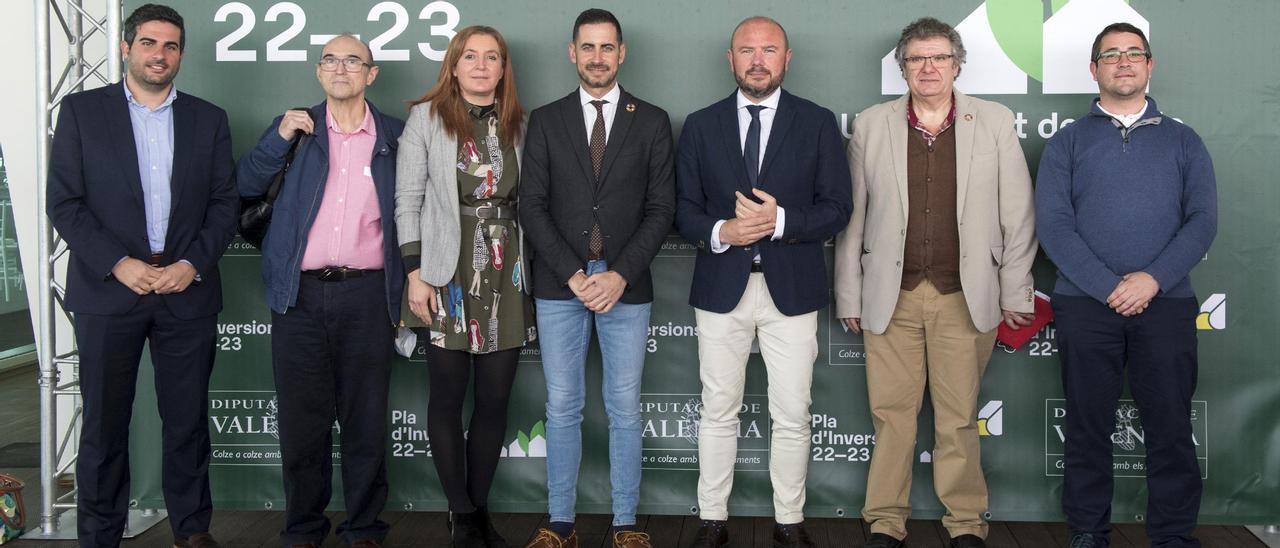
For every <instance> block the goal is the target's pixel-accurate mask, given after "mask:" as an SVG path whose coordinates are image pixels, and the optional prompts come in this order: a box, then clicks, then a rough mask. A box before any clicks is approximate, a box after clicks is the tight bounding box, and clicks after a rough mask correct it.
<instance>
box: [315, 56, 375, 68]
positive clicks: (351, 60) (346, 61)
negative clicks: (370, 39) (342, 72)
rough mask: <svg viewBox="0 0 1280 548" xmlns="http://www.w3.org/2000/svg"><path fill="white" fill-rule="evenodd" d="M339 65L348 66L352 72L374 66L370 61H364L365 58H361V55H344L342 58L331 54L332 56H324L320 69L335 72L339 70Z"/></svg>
mask: <svg viewBox="0 0 1280 548" xmlns="http://www.w3.org/2000/svg"><path fill="white" fill-rule="evenodd" d="M338 65H342V66H344V67H347V70H349V71H352V72H355V71H357V70H360V69H362V68H364V67H371V66H373V65H371V64H369V63H366V62H364V59H361V58H359V57H344V58H342V59H339V58H337V57H332V56H330V57H324V58H322V59H320V70H323V71H325V72H334V71H336V70H338Z"/></svg>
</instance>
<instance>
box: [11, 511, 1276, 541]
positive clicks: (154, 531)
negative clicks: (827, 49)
mask: <svg viewBox="0 0 1280 548" xmlns="http://www.w3.org/2000/svg"><path fill="white" fill-rule="evenodd" d="M494 517H495V522H496V527H497V528H498V531H499V532H501V533H502V535H503V536H504V537H506V539H507V542H509V543H511V545H512V546H515V547H520V546H523V545H524V543H526V542H528V541H529V539H531V538H532V537H533V535H534V533H536V532H537V530H538V527H545V526H546V516H545V515H538V514H495V516H494ZM382 518H383V519H384V520H386V521H387V522H389V523H391V533H390V535H389V536H388V537H387V542H386V545H387V546H391V547H404V548H408V547H414V548H419V547H421V548H435V547H441V548H446V547H448V545H449V533H448V530H447V529H446V528H445V515H444V514H442V513H435V512H429V513H423V512H387V513H384V514H383V516H382ZM341 519H342V516H341V514H334V515H332V516H331V520H332V521H333V522H334V523H337V522H339V521H340V520H341ZM283 523H284V514H282V513H280V512H265V511H253V512H246V511H219V512H215V513H214V519H213V530H212V531H211V532H212V533H213V535H214V537H215V538H217V539H218V541H219V542H220V543H221V544H222V546H224V547H228V548H250V547H252V548H259V547H262V548H268V547H270V548H274V547H276V546H279V545H280V544H279V542H280V541H279V538H278V536H277V534H278V533H279V531H280V527H281V525H283ZM609 523H610V522H609V516H606V515H582V516H579V517H578V538H579V544H578V545H579V546H581V547H583V548H597V547H606V548H607V547H608V546H611V544H609V538H608V531H609ZM805 523H806V525H807V526H808V528H809V533H810V535H811V536H813V537H814V541H815V542H817V544H818V546H819V547H824V548H825V547H830V548H836V547H854V546H861V545H862V543H863V541H864V540H865V538H866V536H865V535H866V527H865V525H864V524H863V522H862V521H861V520H856V519H809V520H807V521H806V522H805ZM639 525H640V526H641V527H642V528H643V529H644V530H645V531H646V532H648V533H649V534H650V535H651V537H652V541H653V545H654V546H655V547H659V548H664V547H671V548H675V547H682V546H687V545H688V543H689V542H691V541H692V540H693V536H694V534H695V533H696V532H697V530H698V520H697V519H696V518H692V517H684V516H640V518H639ZM772 527H773V520H772V518H734V519H731V520H729V538H730V540H731V543H730V546H733V547H736V548H737V547H740V548H768V547H769V546H770V543H771V538H772V537H771V535H772ZM907 530H908V532H909V536H908V537H907V541H908V543H909V546H911V548H943V547H945V546H946V545H947V533H946V530H945V529H943V528H942V525H941V524H940V523H938V522H935V521H912V522H910V523H909V524H908V525H907ZM1196 536H1197V537H1199V538H1200V541H1201V542H1202V543H1203V545H1204V547H1205V548H1253V547H1257V548H1265V547H1266V545H1265V544H1263V543H1262V541H1259V540H1258V539H1257V537H1255V536H1253V534H1252V533H1250V532H1249V531H1248V530H1247V529H1245V528H1244V527H1219V526H1205V527H1200V528H1199V529H1197V530H1196ZM1068 540H1069V539H1068V536H1067V529H1066V527H1065V526H1063V525H1062V524H1060V523H1008V522H997V523H992V524H991V533H990V535H988V537H987V545H988V546H990V547H991V548H1055V547H1059V548H1065V547H1066V546H1067V543H1068ZM172 541H173V540H172V538H171V537H170V533H169V527H168V522H162V523H160V524H159V525H156V526H155V527H152V528H151V529H150V530H148V531H147V532H146V533H144V534H142V535H141V536H139V537H138V538H137V539H134V540H127V541H125V542H124V543H123V545H122V546H123V547H124V548H161V547H166V546H171V544H170V543H171V542H172ZM1148 545H1149V543H1148V542H1147V537H1146V535H1145V534H1144V533H1143V530H1142V526H1140V525H1119V526H1117V527H1116V530H1115V531H1114V532H1113V533H1112V538H1111V546H1113V547H1115V548H1130V547H1134V548H1136V547H1143V546H1148ZM5 546H6V548H8V547H9V546H13V548H41V547H47V548H64V547H66V548H70V547H73V546H76V543H75V541H33V540H21V539H20V540H18V541H16V542H13V543H8V544H6V545H5ZM324 546H325V547H326V548H327V547H331V546H332V547H337V546H341V544H340V543H339V542H338V541H337V539H335V538H333V536H332V535H330V536H329V538H328V539H326V541H325V543H324Z"/></svg>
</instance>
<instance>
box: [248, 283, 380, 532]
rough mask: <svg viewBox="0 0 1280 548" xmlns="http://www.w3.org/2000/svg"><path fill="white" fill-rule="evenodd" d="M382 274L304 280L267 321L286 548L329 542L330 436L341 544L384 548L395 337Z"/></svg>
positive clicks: (331, 468)
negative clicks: (341, 514)
mask: <svg viewBox="0 0 1280 548" xmlns="http://www.w3.org/2000/svg"><path fill="white" fill-rule="evenodd" d="M385 287H386V281H385V279H384V278H383V276H382V275H380V274H375V275H366V276H364V277H360V278H353V279H349V280H345V281H341V282H322V281H320V280H319V279H316V278H313V277H309V276H305V275H304V276H302V281H301V282H300V285H299V289H298V301H297V304H296V305H295V306H293V307H292V308H289V310H288V311H287V313H285V314H277V313H272V315H271V322H272V328H271V363H272V366H273V368H274V371H275V382H276V401H277V405H278V406H279V408H278V412H277V413H278V414H277V427H278V431H279V434H280V452H281V457H282V461H283V468H284V493H285V526H284V530H283V531H282V532H281V533H280V541H281V544H282V545H284V546H290V545H292V544H305V543H308V542H314V543H316V544H320V543H321V542H322V541H323V540H324V537H325V536H326V535H327V534H328V533H329V519H328V518H326V517H325V515H324V511H325V508H326V507H327V506H328V505H329V499H330V497H331V496H332V492H333V457H332V455H331V453H332V451H333V427H334V420H335V419H336V420H337V422H338V426H339V428H340V436H341V442H342V448H341V455H342V493H343V497H344V499H345V501H346V510H347V519H346V521H344V522H342V523H341V524H339V525H338V528H337V531H336V532H337V534H338V536H340V537H342V538H343V539H344V540H345V541H346V542H347V543H352V542H355V541H357V540H362V539H372V540H376V541H379V542H381V541H382V539H383V538H384V537H385V536H386V534H387V529H388V525H387V524H386V523H385V522H383V521H381V520H379V519H378V514H379V513H380V512H381V511H382V508H383V506H385V505H386V502H387V464H386V447H387V391H388V389H389V386H390V381H391V357H392V341H393V339H394V329H393V327H392V325H391V319H390V317H389V316H388V315H387V304H386V303H387V298H386V289H385Z"/></svg>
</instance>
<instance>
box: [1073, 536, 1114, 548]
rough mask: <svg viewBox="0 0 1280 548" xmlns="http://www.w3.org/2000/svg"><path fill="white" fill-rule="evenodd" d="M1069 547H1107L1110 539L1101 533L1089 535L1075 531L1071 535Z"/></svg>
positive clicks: (1109, 544)
mask: <svg viewBox="0 0 1280 548" xmlns="http://www.w3.org/2000/svg"><path fill="white" fill-rule="evenodd" d="M1070 546H1071V548H1107V547H1108V546H1111V541H1110V540H1109V539H1108V538H1107V537H1104V536H1101V535H1090V534H1088V533H1076V534H1074V535H1071V545H1070Z"/></svg>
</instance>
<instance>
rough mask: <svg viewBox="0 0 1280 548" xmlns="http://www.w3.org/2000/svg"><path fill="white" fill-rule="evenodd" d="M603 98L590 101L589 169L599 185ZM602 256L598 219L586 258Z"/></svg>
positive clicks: (603, 142) (602, 160)
mask: <svg viewBox="0 0 1280 548" xmlns="http://www.w3.org/2000/svg"><path fill="white" fill-rule="evenodd" d="M605 103H608V101H605V100H598V101H592V102H591V104H592V105H594V106H595V107H596V123H595V124H593V125H592V126H591V171H592V172H593V173H594V174H595V176H596V180H595V184H596V185H597V186H599V185H600V166H601V165H603V164H604V145H605V136H604V105H605ZM603 257H604V237H603V236H601V234H600V221H599V220H598V219H597V220H596V222H595V223H593V224H592V225H591V241H590V243H589V244H588V246H587V259H588V260H592V261H595V260H599V259H601V258H603Z"/></svg>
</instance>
